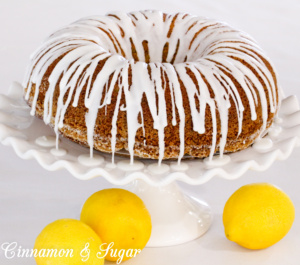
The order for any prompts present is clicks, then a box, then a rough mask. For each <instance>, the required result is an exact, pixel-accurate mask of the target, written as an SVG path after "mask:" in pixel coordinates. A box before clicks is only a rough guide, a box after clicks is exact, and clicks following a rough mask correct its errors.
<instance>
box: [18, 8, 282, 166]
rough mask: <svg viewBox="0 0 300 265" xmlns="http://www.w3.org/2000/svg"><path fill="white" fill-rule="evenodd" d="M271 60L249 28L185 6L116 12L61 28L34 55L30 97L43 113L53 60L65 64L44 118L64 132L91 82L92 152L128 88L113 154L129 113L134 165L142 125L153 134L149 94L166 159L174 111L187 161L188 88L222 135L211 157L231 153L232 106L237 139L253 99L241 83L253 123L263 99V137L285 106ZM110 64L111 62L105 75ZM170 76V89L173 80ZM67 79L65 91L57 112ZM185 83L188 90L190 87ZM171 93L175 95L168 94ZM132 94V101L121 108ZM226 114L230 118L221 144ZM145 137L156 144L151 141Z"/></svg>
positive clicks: (193, 104) (201, 128) (197, 111)
mask: <svg viewBox="0 0 300 265" xmlns="http://www.w3.org/2000/svg"><path fill="white" fill-rule="evenodd" d="M166 50H167V52H164V51H166ZM265 58H266V57H265V55H264V53H263V52H262V50H261V49H260V48H259V47H258V46H257V44H256V43H255V42H254V41H253V40H252V39H251V38H250V37H249V36H248V35H247V34H245V33H243V32H240V31H238V30H235V29H233V28H231V27H229V26H228V25H227V24H225V23H221V22H218V21H215V20H211V19H207V18H201V17H196V16H192V15H188V14H183V13H177V14H173V15H167V14H163V13H162V12H159V11H143V12H132V13H129V14H126V13H123V12H116V13H113V14H108V15H106V16H94V17H89V18H85V19H81V20H79V21H77V22H75V23H73V24H71V25H69V26H67V27H64V28H62V29H61V30H59V31H57V32H56V33H54V34H52V35H51V36H50V37H49V39H48V40H46V41H45V43H44V44H43V45H42V46H41V48H40V49H38V51H37V52H36V53H35V54H34V55H33V57H32V61H31V65H30V66H29V71H28V74H27V76H26V79H25V82H24V84H23V86H24V87H25V88H26V89H25V91H26V92H25V99H26V100H27V101H28V100H29V98H30V96H31V93H33V99H32V102H31V105H32V108H31V114H32V115H34V114H35V112H36V108H37V101H38V97H39V93H40V91H39V88H40V86H41V85H42V83H43V82H44V81H45V80H43V77H44V76H45V74H46V72H47V70H48V69H49V67H50V66H51V65H53V64H54V63H56V64H55V66H54V68H53V70H52V72H51V73H50V75H49V78H48V80H47V82H48V83H49V85H48V89H47V91H46V93H45V98H44V106H43V110H44V111H43V119H44V121H45V123H46V124H49V123H51V121H52V119H53V120H54V122H53V123H54V124H53V126H54V131H55V133H56V134H57V135H58V133H59V132H60V130H61V129H62V128H63V127H64V126H65V125H64V117H65V113H66V111H67V109H68V107H69V106H70V105H72V106H73V107H76V106H77V105H78V101H79V98H80V96H81V92H82V91H83V87H84V86H86V90H85V95H84V104H85V107H86V108H87V109H88V111H87V113H86V116H85V123H86V129H87V130H86V134H87V144H88V145H89V146H90V156H91V157H92V155H93V147H94V144H95V143H94V130H95V124H96V120H97V115H98V111H99V109H102V108H105V111H106V108H107V106H108V105H109V104H110V103H111V100H112V95H113V92H114V91H115V87H116V86H118V88H119V89H118V92H117V95H116V102H115V108H114V111H113V116H112V124H111V136H110V145H111V152H112V154H113V155H112V160H113V161H114V153H115V151H116V143H117V140H118V139H117V122H118V116H119V113H120V112H123V111H125V112H126V117H127V130H128V137H127V146H126V148H127V149H128V151H129V154H130V157H131V163H133V158H134V154H135V153H134V152H135V144H136V143H135V141H136V134H137V131H138V130H139V128H142V129H143V132H144V134H145V124H144V122H145V121H144V116H143V109H142V106H141V102H142V99H143V97H146V100H147V102H148V107H149V110H150V113H151V118H152V119H153V128H154V129H156V130H157V134H158V148H159V156H158V160H159V164H160V163H161V161H162V160H163V158H164V155H165V133H164V131H165V128H166V126H167V125H168V119H167V118H168V115H172V125H173V126H176V125H178V126H179V138H180V143H179V146H178V148H179V154H178V160H179V162H180V160H181V159H182V157H183V155H184V154H185V121H186V112H185V109H184V107H183V93H186V94H187V98H188V101H189V108H190V115H191V119H192V128H193V130H194V131H195V132H198V133H199V134H204V133H205V121H206V111H207V110H208V109H209V111H210V115H211V119H212V141H211V145H210V146H209V148H210V154H209V159H212V156H213V154H214V153H215V151H216V150H217V148H218V149H219V152H220V157H222V156H223V153H224V150H225V145H226V140H227V134H228V122H229V118H230V117H229V115H228V113H229V112H228V110H229V108H230V107H231V104H232V103H233V104H234V106H235V109H236V115H237V118H238V135H237V137H238V136H239V134H240V133H241V132H242V125H243V116H244V109H245V106H244V104H243V102H242V99H241V96H240V94H239V92H238V88H237V86H236V83H238V84H239V86H240V87H241V88H242V90H243V92H244V93H245V95H246V96H247V100H248V102H247V104H248V105H249V108H250V111H251V119H252V120H256V119H257V108H258V105H261V113H262V127H261V130H260V131H259V132H258V133H257V135H256V137H257V136H259V134H260V133H261V132H263V131H264V130H265V129H266V128H267V125H268V124H267V122H268V116H269V114H268V112H269V111H270V112H271V113H275V112H276V111H277V107H278V106H277V104H278V93H277V90H276V89H277V84H276V79H275V80H274V78H273V76H274V75H275V73H274V72H273V69H272V66H271V64H270V63H269V62H268V61H267V63H266V60H267V59H265ZM58 59H59V61H58ZM101 62H103V63H104V65H103V67H102V69H101V71H99V72H97V71H96V70H97V66H98V65H99V63H101ZM267 64H268V65H267ZM270 69H271V70H270ZM254 72H255V73H256V74H254ZM95 73H97V75H96V76H94V75H95ZM232 76H233V77H234V78H233V77H232ZM93 78H94V81H93V82H92V79H93ZM166 80H168V83H169V90H166V87H165V86H166V83H167V82H166ZM195 80H196V81H195ZM33 84H34V85H35V86H33ZM57 85H59V96H58V99H57V106H56V113H55V114H54V115H53V109H52V108H53V101H54V96H55V89H56V86H57ZM182 85H183V86H184V87H185V88H186V89H185V90H184V92H183V90H182V89H181V87H182ZM265 88H266V89H267V92H268V93H266V92H265ZM166 91H169V93H170V94H169V95H166ZM122 95H124V97H125V102H126V104H122V105H121V98H122ZM166 97H170V99H171V105H172V111H171V112H172V114H169V113H167V107H166ZM105 113H106V112H105ZM217 115H218V118H219V120H220V125H219V126H220V127H219V128H220V129H219V133H220V135H221V136H220V139H219V141H217V134H218V124H217V121H218V119H217ZM144 144H145V145H146V144H147V141H145V140H144Z"/></svg>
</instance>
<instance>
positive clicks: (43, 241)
mask: <svg viewBox="0 0 300 265" xmlns="http://www.w3.org/2000/svg"><path fill="white" fill-rule="evenodd" d="M87 244H88V245H87ZM101 244H102V242H101V240H100V238H99V236H98V235H97V234H96V233H95V232H94V231H93V230H92V229H91V228H90V227H89V226H87V225H86V224H85V223H83V222H81V221H78V220H74V219H60V220H57V221H55V222H53V223H51V224H49V225H47V226H46V227H45V228H44V229H43V230H42V232H41V233H40V234H39V235H38V237H37V238H36V241H35V245H34V250H35V251H36V254H35V260H36V263H37V264H38V265H80V264H89V265H103V264H104V259H103V258H99V257H97V253H98V252H99V247H100V245H101Z"/></svg>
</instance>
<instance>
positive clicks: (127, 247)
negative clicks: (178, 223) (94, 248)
mask: <svg viewBox="0 0 300 265" xmlns="http://www.w3.org/2000/svg"><path fill="white" fill-rule="evenodd" d="M80 219H81V221H83V222H85V223H86V224H87V225H89V226H90V227H92V228H93V229H94V231H95V232H96V233H97V234H98V235H99V236H100V238H101V240H102V242H103V243H104V244H103V247H102V250H103V255H105V258H106V259H107V260H111V261H118V260H119V261H120V260H127V259H130V258H132V257H135V256H136V255H137V254H138V253H139V252H140V251H141V250H142V249H143V248H144V247H145V245H146V243H147V242H148V240H149V238H150V234H151V227H152V226H151V217H150V214H149V212H148V210H147V209H146V207H145V204H144V203H143V201H142V200H141V199H140V198H139V197H138V196H137V195H135V194H134V193H132V192H129V191H127V190H123V189H105V190H101V191H98V192H96V193H94V194H93V195H92V196H91V197H89V198H88V199H87V201H86V202H85V204H84V205H83V208H82V211H81V216H80ZM120 258H121V259H120Z"/></svg>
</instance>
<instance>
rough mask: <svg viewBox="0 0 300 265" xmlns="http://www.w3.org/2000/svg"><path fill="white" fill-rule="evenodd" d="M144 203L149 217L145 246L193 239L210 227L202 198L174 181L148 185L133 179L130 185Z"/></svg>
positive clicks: (209, 217)
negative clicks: (189, 192)
mask: <svg viewBox="0 0 300 265" xmlns="http://www.w3.org/2000/svg"><path fill="white" fill-rule="evenodd" d="M129 190H130V191H132V192H134V193H135V194H137V195H138V196H139V197H140V198H141V199H142V200H143V201H144V203H145V205H146V207H147V209H148V210H149V212H150V215H151V220H152V232H151V237H150V240H149V241H148V244H147V247H166V246H174V245H179V244H182V243H186V242H189V241H191V240H194V239H196V238H198V237H200V236H201V235H203V234H204V233H205V232H206V231H207V230H208V229H209V227H210V225H211V222H212V213H211V209H210V207H209V206H208V205H207V204H206V203H205V202H203V201H201V200H199V199H197V198H195V197H191V196H189V195H186V194H184V193H183V192H182V191H181V190H180V188H179V186H178V185H177V183H176V182H173V183H172V184H169V185H167V186H162V187H155V186H150V185H148V184H147V183H145V182H144V181H142V180H135V181H134V182H133V184H132V185H131V186H130V188H129Z"/></svg>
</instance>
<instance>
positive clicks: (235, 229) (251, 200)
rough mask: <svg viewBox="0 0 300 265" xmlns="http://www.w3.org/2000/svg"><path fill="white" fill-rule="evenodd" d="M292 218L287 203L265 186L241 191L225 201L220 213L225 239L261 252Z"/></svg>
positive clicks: (274, 189)
mask: <svg viewBox="0 0 300 265" xmlns="http://www.w3.org/2000/svg"><path fill="white" fill-rule="evenodd" d="M294 218H295V208H294V205H293V203H292V201H291V199H290V198H289V197H288V196H287V195H286V194H285V193H284V192H283V191H282V190H280V189H279V188H277V187H275V186H273V185H271V184H268V183H256V184H249V185H245V186H243V187H241V188H240V189H238V190H237V191H236V192H234V193H233V194H232V196H231V197H230V198H229V199H228V201H227V202H226V204H225V207H224V212H223V224H224V228H225V235H226V237H227V238H228V239H229V240H231V241H234V242H236V243H237V244H239V245H241V246H243V247H245V248H249V249H263V248H267V247H269V246H272V245H273V244H275V243H277V242H278V241H279V240H281V239H282V238H283V237H284V236H285V235H286V234H287V233H288V231H289V230H290V228H291V226H292V224H293V221H294Z"/></svg>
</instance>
